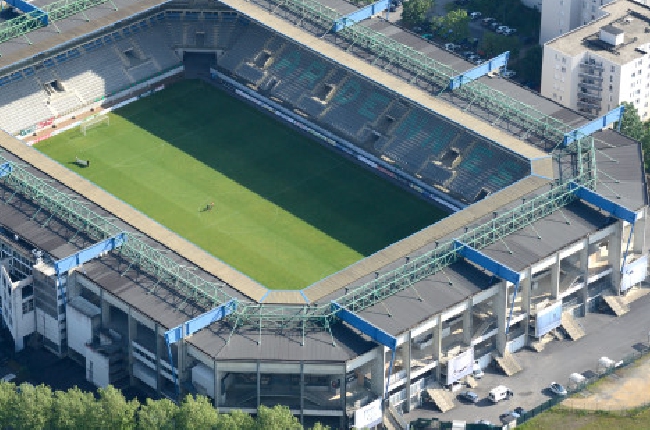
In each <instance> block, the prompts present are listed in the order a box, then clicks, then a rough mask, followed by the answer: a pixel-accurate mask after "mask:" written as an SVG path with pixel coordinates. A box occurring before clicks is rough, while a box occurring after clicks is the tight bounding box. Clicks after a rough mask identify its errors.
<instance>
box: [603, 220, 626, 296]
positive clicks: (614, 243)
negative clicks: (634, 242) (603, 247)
mask: <svg viewBox="0 0 650 430" xmlns="http://www.w3.org/2000/svg"><path fill="white" fill-rule="evenodd" d="M622 234H623V221H622V220H618V221H616V224H614V231H613V232H612V234H611V235H610V236H609V243H608V245H607V254H608V259H609V264H610V265H611V266H612V275H611V280H612V286H613V287H614V291H615V292H616V294H617V295H619V294H621V258H622V254H621V239H622Z"/></svg>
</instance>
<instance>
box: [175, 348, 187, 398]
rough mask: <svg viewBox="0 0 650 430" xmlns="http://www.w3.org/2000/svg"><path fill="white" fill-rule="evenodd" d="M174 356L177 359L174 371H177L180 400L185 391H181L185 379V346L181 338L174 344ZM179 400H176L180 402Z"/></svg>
mask: <svg viewBox="0 0 650 430" xmlns="http://www.w3.org/2000/svg"><path fill="white" fill-rule="evenodd" d="M176 355H177V357H178V358H177V360H176V369H177V371H178V392H179V393H180V396H181V398H180V399H182V398H183V396H184V395H185V390H183V381H185V380H186V379H187V375H186V373H187V372H186V366H187V344H186V343H185V339H183V338H182V339H181V340H179V341H178V342H176ZM180 399H178V400H179V401H180Z"/></svg>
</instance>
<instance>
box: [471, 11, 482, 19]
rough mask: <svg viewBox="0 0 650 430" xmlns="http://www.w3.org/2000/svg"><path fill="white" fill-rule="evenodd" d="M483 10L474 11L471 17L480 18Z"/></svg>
mask: <svg viewBox="0 0 650 430" xmlns="http://www.w3.org/2000/svg"><path fill="white" fill-rule="evenodd" d="M481 15H482V14H481V12H472V13H470V14H469V17H470V19H479V18H480V17H481Z"/></svg>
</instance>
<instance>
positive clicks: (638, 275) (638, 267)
mask: <svg viewBox="0 0 650 430" xmlns="http://www.w3.org/2000/svg"><path fill="white" fill-rule="evenodd" d="M647 276H648V256H647V255H645V256H643V257H641V258H638V259H636V260H634V262H632V263H630V264H626V265H625V267H624V268H623V276H622V277H621V291H627V290H629V289H630V288H632V287H633V286H635V285H636V284H638V283H639V282H641V281H645V278H646V277H647Z"/></svg>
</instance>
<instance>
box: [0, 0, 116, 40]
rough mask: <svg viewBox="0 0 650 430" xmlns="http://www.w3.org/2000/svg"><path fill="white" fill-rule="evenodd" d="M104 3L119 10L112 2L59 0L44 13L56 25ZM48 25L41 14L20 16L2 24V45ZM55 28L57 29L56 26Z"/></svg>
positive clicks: (0, 35) (106, 0) (47, 7)
mask: <svg viewBox="0 0 650 430" xmlns="http://www.w3.org/2000/svg"><path fill="white" fill-rule="evenodd" d="M104 3H111V4H112V5H113V8H114V9H115V10H117V6H115V3H113V1H112V0H59V1H56V2H54V3H50V4H48V5H47V6H44V7H43V11H44V12H45V13H46V15H47V17H48V20H49V21H50V22H52V23H55V22H56V21H61V20H63V19H66V18H69V17H71V16H73V15H76V14H78V13H84V12H85V11H86V10H88V9H91V8H93V7H95V6H99V5H101V4H104ZM84 17H85V18H86V21H88V17H86V16H85V14H84ZM46 25H47V24H46V23H45V22H44V20H43V14H42V13H41V12H30V13H26V14H23V15H20V16H18V17H16V18H13V19H10V20H8V21H5V22H3V23H0V43H3V42H6V41H8V40H11V39H13V38H15V37H19V36H25V37H27V36H26V35H27V33H29V32H32V31H34V30H38V29H39V28H41V27H45V26H46ZM54 26H55V27H56V24H54ZM57 30H58V28H57ZM27 41H29V39H27ZM30 44H31V42H30Z"/></svg>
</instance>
